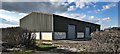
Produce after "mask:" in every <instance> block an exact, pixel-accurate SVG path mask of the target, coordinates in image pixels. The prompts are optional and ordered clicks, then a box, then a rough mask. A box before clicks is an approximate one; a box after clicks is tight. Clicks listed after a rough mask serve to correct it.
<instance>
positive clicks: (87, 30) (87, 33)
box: [85, 27, 90, 37]
mask: <svg viewBox="0 0 120 54" xmlns="http://www.w3.org/2000/svg"><path fill="white" fill-rule="evenodd" d="M85 37H90V28H89V27H86V28H85Z"/></svg>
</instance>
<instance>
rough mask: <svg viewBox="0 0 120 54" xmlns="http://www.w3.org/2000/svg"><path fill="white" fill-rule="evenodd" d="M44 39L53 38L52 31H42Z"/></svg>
mask: <svg viewBox="0 0 120 54" xmlns="http://www.w3.org/2000/svg"><path fill="white" fill-rule="evenodd" d="M41 36H42V38H41V39H42V40H52V32H41Z"/></svg>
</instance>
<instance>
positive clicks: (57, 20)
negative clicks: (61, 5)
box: [53, 15, 100, 32]
mask: <svg viewBox="0 0 120 54" xmlns="http://www.w3.org/2000/svg"><path fill="white" fill-rule="evenodd" d="M53 17H54V31H55V32H67V31H68V25H76V31H77V32H85V27H89V28H90V32H93V31H96V29H99V30H100V25H97V24H93V23H89V22H84V21H79V20H74V19H69V18H67V17H62V16H58V15H53Z"/></svg>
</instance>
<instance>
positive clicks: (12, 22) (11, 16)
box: [0, 9, 27, 28]
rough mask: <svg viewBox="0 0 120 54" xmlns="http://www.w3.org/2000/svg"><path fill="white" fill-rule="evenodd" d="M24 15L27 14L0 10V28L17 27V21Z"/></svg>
mask: <svg viewBox="0 0 120 54" xmlns="http://www.w3.org/2000/svg"><path fill="white" fill-rule="evenodd" d="M25 15H27V14H26V13H18V12H13V11H7V10H4V9H0V19H1V22H0V25H1V26H0V28H2V27H3V28H5V27H13V26H18V25H19V19H21V18H22V17H23V16H25ZM2 19H3V20H2Z"/></svg>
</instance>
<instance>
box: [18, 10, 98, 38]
mask: <svg viewBox="0 0 120 54" xmlns="http://www.w3.org/2000/svg"><path fill="white" fill-rule="evenodd" d="M20 27H21V28H23V29H27V30H29V31H33V32H34V33H35V34H36V39H41V40H61V39H81V38H90V37H91V36H90V34H91V32H94V31H99V30H100V25H98V24H94V23H90V22H85V21H81V20H77V19H73V18H68V17H63V16H59V15H56V14H49V13H43V12H32V13H30V14H28V15H27V16H25V17H23V18H22V19H20Z"/></svg>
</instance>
